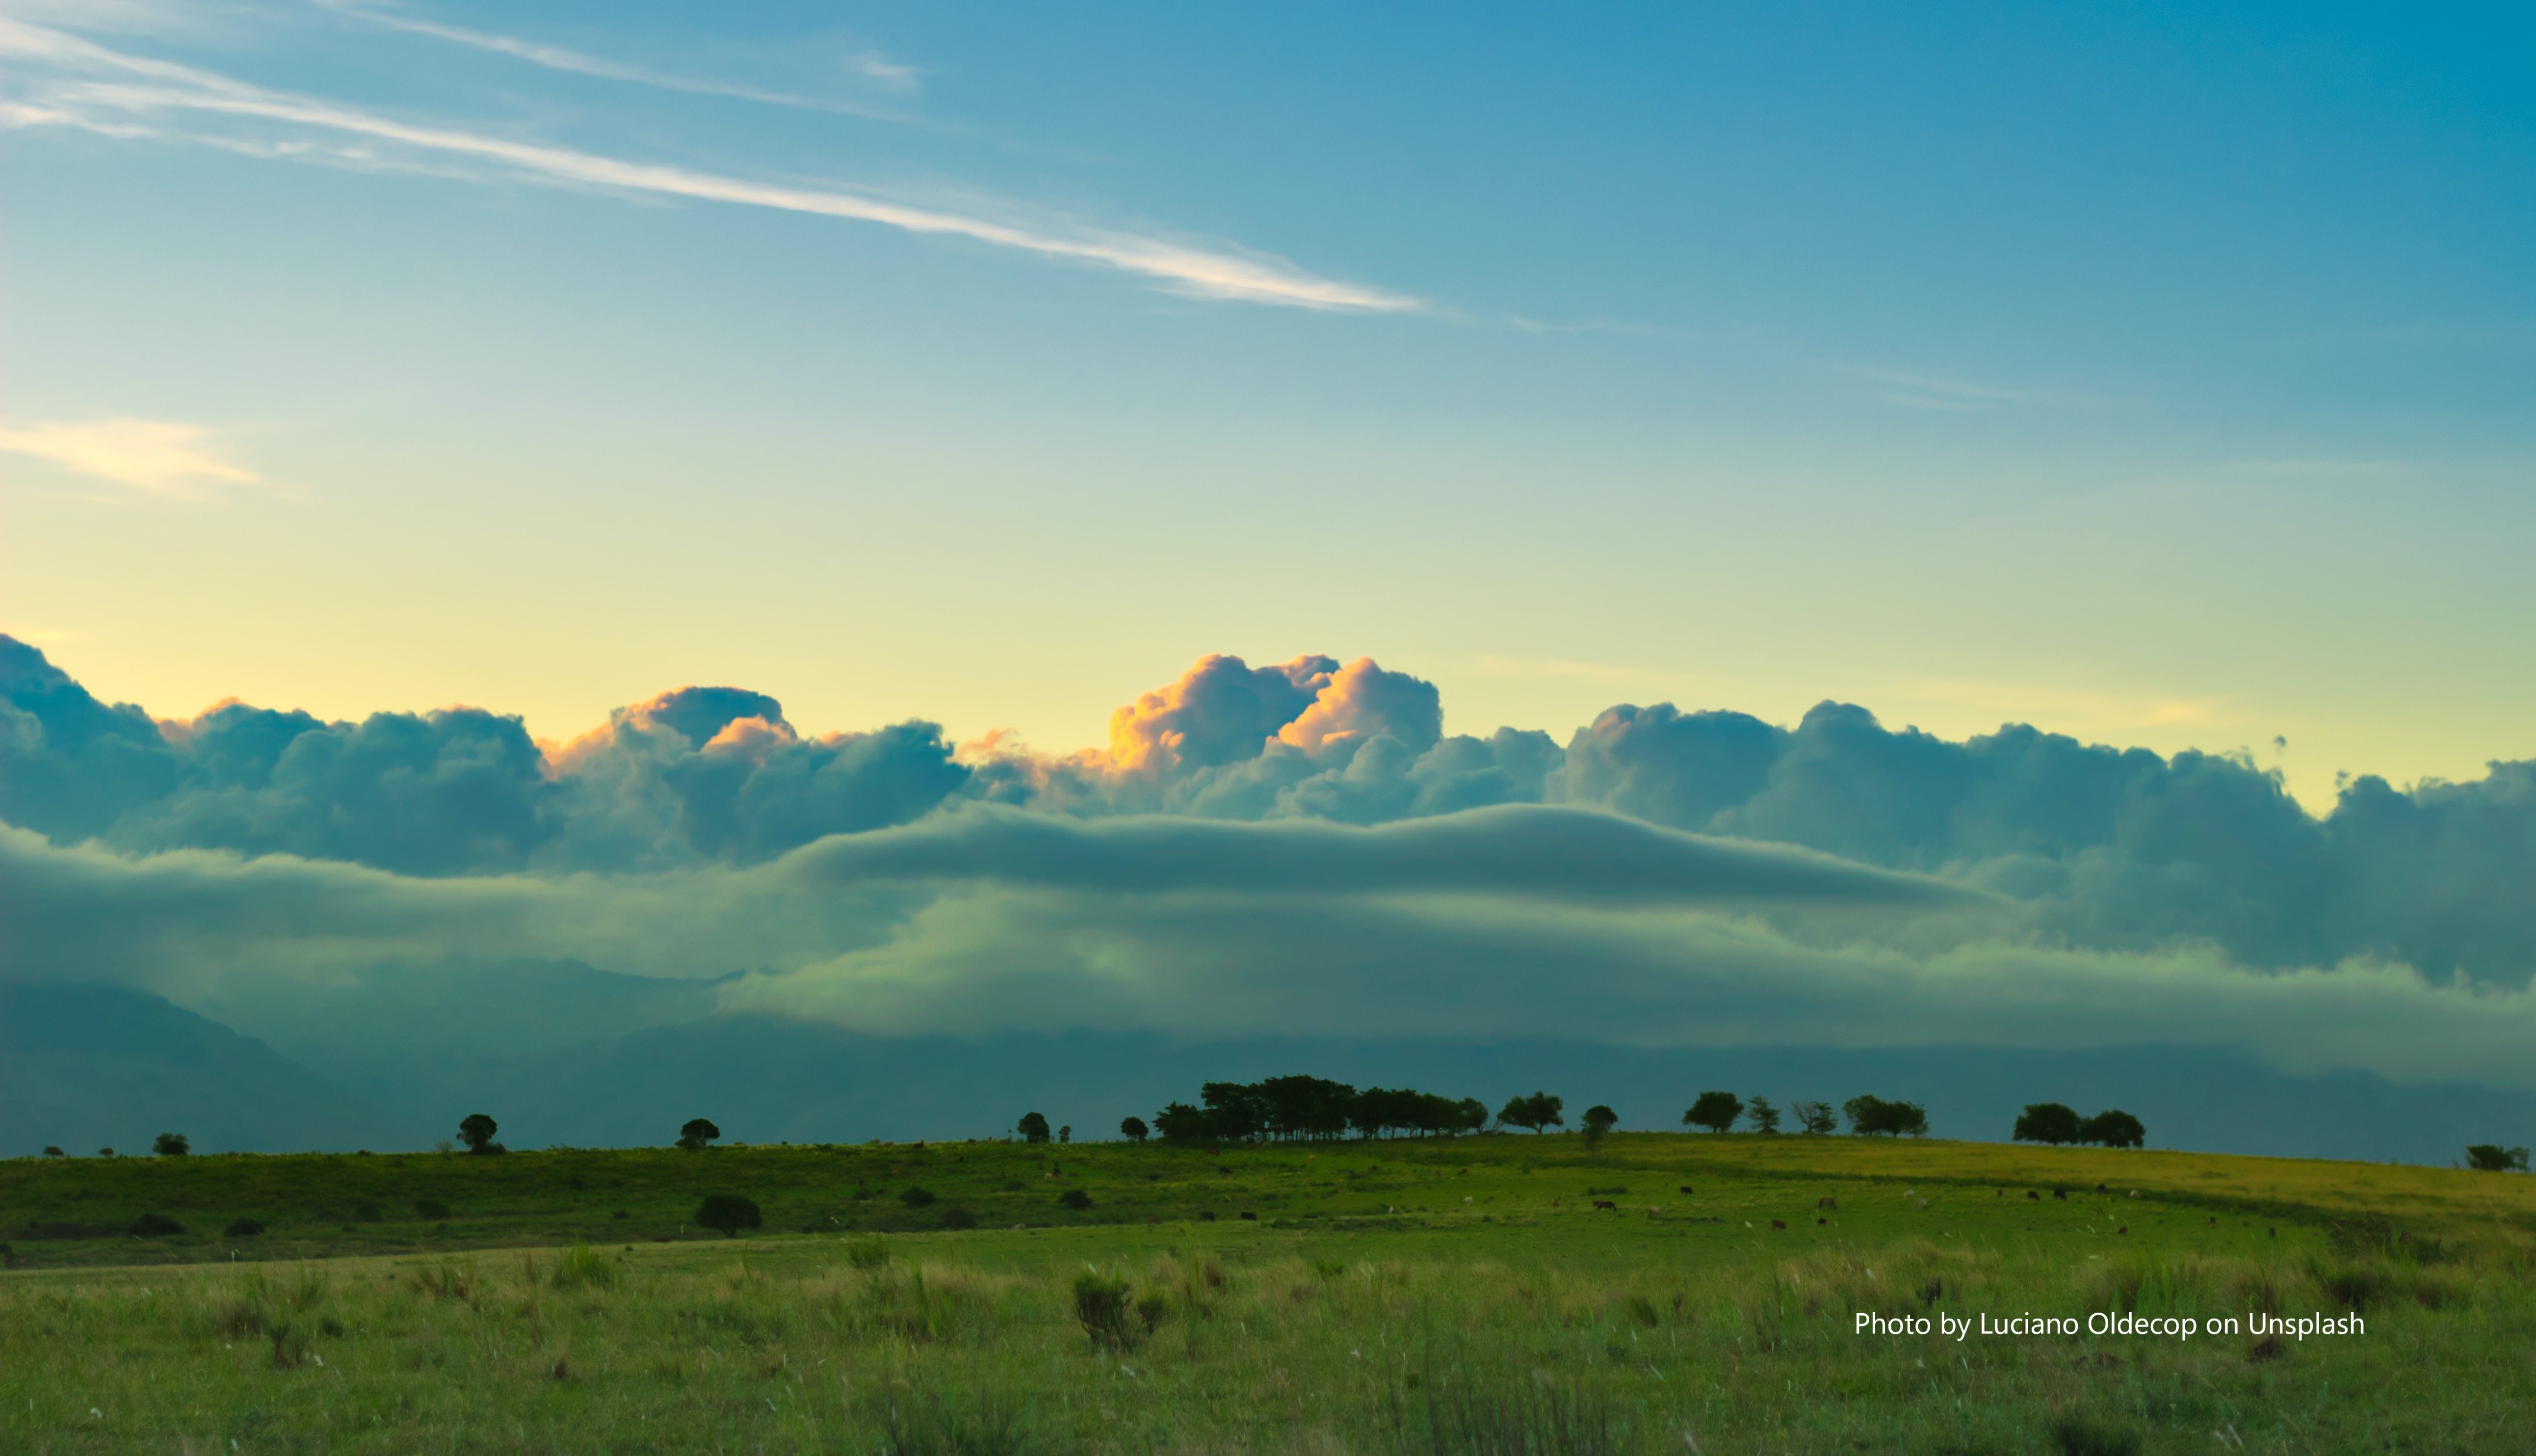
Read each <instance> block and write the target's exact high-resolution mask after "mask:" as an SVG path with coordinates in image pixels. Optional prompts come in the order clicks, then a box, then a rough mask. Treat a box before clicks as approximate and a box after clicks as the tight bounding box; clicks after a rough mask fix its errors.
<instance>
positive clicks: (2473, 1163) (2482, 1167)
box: [2465, 1143, 2527, 1172]
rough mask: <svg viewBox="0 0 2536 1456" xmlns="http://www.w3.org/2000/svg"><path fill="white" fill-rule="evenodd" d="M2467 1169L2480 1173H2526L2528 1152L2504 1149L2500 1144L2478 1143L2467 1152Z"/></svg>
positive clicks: (2517, 1149) (2521, 1149)
mask: <svg viewBox="0 0 2536 1456" xmlns="http://www.w3.org/2000/svg"><path fill="white" fill-rule="evenodd" d="M2465 1163H2466V1167H2468V1168H2471V1169H2473V1170H2475V1171H2478V1172H2510V1171H2517V1172H2525V1171H2527V1150H2526V1149H2525V1148H2504V1147H2503V1146H2501V1145H2500V1144H2499V1143H2476V1144H2474V1145H2473V1146H2472V1147H2469V1148H2467V1149H2466V1150H2465Z"/></svg>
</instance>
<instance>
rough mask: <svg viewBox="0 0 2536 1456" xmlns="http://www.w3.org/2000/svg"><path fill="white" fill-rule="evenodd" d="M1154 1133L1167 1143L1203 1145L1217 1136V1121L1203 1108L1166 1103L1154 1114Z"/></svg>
mask: <svg viewBox="0 0 2536 1456" xmlns="http://www.w3.org/2000/svg"><path fill="white" fill-rule="evenodd" d="M1154 1131H1155V1132H1156V1133H1158V1134H1160V1135H1161V1137H1162V1139H1163V1141H1165V1142H1167V1143H1202V1142H1205V1141H1206V1140H1208V1139H1209V1138H1212V1137H1214V1136H1215V1121H1214V1119H1213V1118H1211V1117H1209V1116H1207V1114H1206V1109H1205V1108H1192V1107H1190V1106H1189V1105H1188V1104H1186V1103H1165V1104H1164V1105H1163V1109H1162V1110H1161V1111H1159V1112H1156V1113H1155V1114H1154Z"/></svg>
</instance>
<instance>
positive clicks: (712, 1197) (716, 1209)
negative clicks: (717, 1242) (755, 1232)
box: [696, 1193, 766, 1238]
mask: <svg viewBox="0 0 2536 1456" xmlns="http://www.w3.org/2000/svg"><path fill="white" fill-rule="evenodd" d="M696 1227H698V1228H700V1229H713V1230H718V1231H720V1233H721V1234H722V1235H723V1236H724V1237H725V1238H737V1237H738V1236H739V1231H740V1230H742V1229H762V1228H764V1227H766V1216H765V1215H763V1214H761V1213H759V1212H758V1211H757V1205H756V1204H754V1203H751V1202H749V1201H748V1200H747V1199H745V1198H742V1197H740V1196H739V1195H738V1194H736V1193H708V1194H706V1195H705V1201H704V1202H702V1203H699V1204H697V1205H696Z"/></svg>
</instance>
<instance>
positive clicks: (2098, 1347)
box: [0, 1135, 2536, 1453]
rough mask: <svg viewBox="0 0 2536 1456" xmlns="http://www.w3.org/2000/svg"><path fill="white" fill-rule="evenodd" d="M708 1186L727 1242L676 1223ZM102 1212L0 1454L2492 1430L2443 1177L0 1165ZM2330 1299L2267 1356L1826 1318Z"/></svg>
mask: <svg viewBox="0 0 2536 1456" xmlns="http://www.w3.org/2000/svg"><path fill="white" fill-rule="evenodd" d="M1051 1172H1053V1173H1054V1175H1053V1176H1051V1175H1050V1174H1051ZM2099 1183H2102V1184H2103V1185H2104V1191H2103V1192H2101V1193H2100V1192H2098V1191H2097V1185H2098V1184H2099ZM1684 1185H1688V1186H1689V1187H1691V1188H1692V1189H1694V1190H1695V1191H1693V1192H1690V1193H1683V1192H1681V1191H1680V1188H1681V1187H1682V1186H1684ZM2056 1185H2058V1186H2061V1187H2063V1188H2065V1189H2067V1190H2068V1196H2067V1197H2066V1199H2054V1198H2052V1197H2051V1196H2050V1190H2051V1189H2052V1188H2053V1187H2054V1186H2056ZM909 1187H922V1188H924V1189H927V1190H928V1191H930V1192H932V1193H934V1194H935V1195H936V1199H935V1202H934V1203H932V1204H931V1205H929V1206H926V1207H921V1208H911V1207H909V1206H908V1205H907V1204H906V1203H905V1202H903V1201H902V1200H901V1199H900V1198H899V1197H898V1195H899V1194H900V1193H902V1192H904V1191H905V1190H906V1189H907V1188H909ZM1068 1190H1077V1191H1080V1192H1082V1193H1085V1194H1087V1195H1089V1198H1090V1205H1089V1207H1086V1208H1082V1209H1072V1208H1068V1207H1066V1206H1065V1205H1064V1204H1063V1203H1061V1202H1060V1201H1059V1199H1060V1195H1061V1194H1062V1193H1064V1192H1065V1191H1068ZM1621 1190H1625V1191H1621ZM2028 1191H2035V1192H2039V1193H2042V1194H2043V1195H2044V1196H2042V1197H2041V1198H2039V1199H2028V1198H2026V1197H2025V1196H2024V1195H2025V1193H2027V1192H2028ZM708 1192H734V1193H741V1194H744V1195H746V1196H748V1197H750V1198H752V1199H754V1200H756V1201H757V1202H758V1203H759V1205H760V1206H761V1207H762V1208H763V1209H764V1211H765V1214H766V1223H767V1227H766V1229H765V1230H764V1231H763V1232H762V1233H759V1234H752V1235H750V1236H748V1237H746V1238H742V1239H739V1240H729V1239H725V1238H723V1237H721V1236H720V1235H716V1234H699V1233H698V1232H696V1231H694V1230H692V1229H686V1228H684V1227H683V1225H682V1221H683V1220H684V1219H685V1218H686V1216H687V1215H689V1214H691V1213H692V1211H693V1209H694V1206H695V1204H696V1202H697V1201H698V1200H699V1199H700V1198H701V1197H702V1196H703V1195H704V1194H705V1193H708ZM857 1194H860V1195H862V1196H857ZM1597 1198H1600V1199H1602V1200H1603V1201H1608V1202H1611V1203H1614V1204H1617V1205H1618V1207H1617V1209H1614V1210H1597V1209H1596V1208H1594V1207H1593V1204H1594V1201H1595V1200H1596V1199H1597ZM1825 1199H1829V1200H1831V1202H1832V1204H1833V1206H1831V1207H1823V1206H1820V1205H1821V1201H1822V1200H1825ZM420 1200H436V1201H438V1202H441V1203H445V1204H447V1205H448V1206H449V1207H450V1209H451V1216H450V1217H449V1218H448V1219H446V1220H441V1219H431V1220H420V1219H417V1218H415V1217H414V1216H413V1215H412V1212H411V1207H412V1204H413V1203H414V1202H416V1201H420ZM364 1202H367V1203H371V1204H374V1205H376V1206H377V1211H378V1212H380V1213H381V1214H383V1215H391V1216H388V1217H383V1218H381V1219H380V1220H378V1221H377V1222H366V1221H364V1220H363V1219H361V1218H360V1217H359V1216H358V1207H359V1205H360V1204H361V1203H364ZM619 1209H622V1210H624V1212H625V1214H626V1217H624V1218H622V1219H619V1218H617V1217H615V1213H616V1211H617V1210H619ZM1243 1212H1250V1213H1253V1214H1255V1215H1256V1216H1257V1218H1256V1220H1255V1221H1244V1220H1242V1219H1240V1218H1239V1217H1238V1215H1239V1214H1241V1213H1243ZM145 1213H159V1214H162V1215H165V1216H167V1217H170V1218H173V1219H174V1220H175V1221H176V1222H178V1223H180V1224H182V1225H184V1226H185V1228H186V1230H187V1232H186V1233H185V1234H180V1235H170V1236H165V1237H157V1238H147V1239H135V1238H131V1237H128V1236H119V1235H118V1236H114V1237H61V1238H52V1237H47V1238H29V1237H25V1236H23V1235H21V1236H16V1237H13V1238H12V1243H13V1245H14V1248H13V1252H14V1256H15V1258H16V1261H17V1263H18V1264H19V1266H20V1267H19V1269H18V1270H17V1271H15V1272H13V1273H12V1274H10V1275H9V1276H7V1277H5V1278H0V1448H6V1449H11V1450H17V1449H39V1450H52V1451H92V1450H94V1451H108V1450H111V1451H124V1450H167V1451H180V1450H183V1451H202V1452H211V1451H224V1450H228V1449H230V1445H229V1443H230V1442H232V1441H234V1442H236V1443H237V1445H236V1449H237V1450H239V1451H241V1452H243V1451H251V1450H307V1451H318V1450H326V1451H364V1450H376V1451H436V1450H448V1451H461V1450H467V1451H474V1450H571V1451H584V1450H587V1451H619V1450H622V1451H637V1450H660V1449H721V1450H729V1451H759V1450H764V1451H824V1450H832V1449H833V1450H840V1451H842V1450H863V1451H868V1450H882V1449H886V1450H895V1451H954V1450H959V1451H989V1450H1037V1451H1075V1450H1096V1449H1097V1450H1133V1451H1146V1450H1168V1451H1214V1450H1224V1451H1232V1450H1289V1449H1293V1450H1306V1449H1308V1450H1313V1451H1377V1450H1379V1451H1422V1452H1431V1451H1507V1452H1552V1451H1561V1452H1566V1451H1573V1452H1595V1451H1606V1450H1609V1451H1632V1452H1635V1451H1653V1450H1666V1451H1677V1452H1679V1451H1687V1450H1689V1449H1691V1448H1692V1444H1693V1443H1696V1447H1697V1449H1699V1450H1701V1451H1703V1452H1711V1453H1714V1452H1725V1451H1745V1450H1755V1449H1769V1450H1826V1451H1829V1450H1878V1451H1881V1450H1926V1451H1999V1452H2023V1451H2038V1450H2040V1451H2055V1450H2066V1451H2119V1450H2129V1449H2137V1450H2146V1451H2163V1450H2184V1449H2190V1450H2194V1451H2203V1450H2211V1449H2220V1450H2235V1449H2240V1448H2243V1449H2249V1450H2262V1449H2279V1450H2300V1451H2335V1450H2372V1451H2376V1450H2416V1449H2418V1450H2441V1451H2449V1450H2462V1451H2480V1450H2493V1451H2503V1450H2522V1449H2525V1434H2524V1433H2525V1431H2526V1430H2527V1429H2528V1428H2529V1421H2530V1418H2531V1417H2536V1402H2531V1395H2536V1365H2531V1362H2530V1361H2529V1358H2528V1355H2527V1352H2528V1350H2529V1349H2530V1348H2531V1337H2536V1239H2531V1237H2530V1231H2531V1230H2532V1229H2536V1179H2530V1178H2527V1177H2523V1176H2510V1175H2501V1174H2488V1173H2486V1174H2477V1173H2464V1172H2456V1171H2448V1170H2430V1169H2412V1168H2391V1167H2386V1168H2380V1167H2375V1166H2368V1165H2353V1164H2325V1163H2302V1162H2290V1161H2282V1160H2261V1159H2237V1158H2219V1157H2209V1156H2201V1155H2190V1154H2169V1153H2112V1152H2102V1151H2092V1150H2061V1151H2053V1150H2044V1149H2027V1148H2012V1147H1998V1146H1986V1145H1978V1144H1946V1143H1907V1142H1906V1143H1898V1144H1896V1143H1888V1142H1862V1141H1859V1140H1854V1139H1808V1138H1777V1139H1763V1138H1753V1137H1736V1138H1696V1139H1694V1138H1688V1137H1680V1136H1660V1135H1634V1136H1628V1135H1624V1136H1616V1137H1614V1138H1613V1139H1612V1140H1611V1141H1610V1142H1608V1143H1607V1144H1606V1145H1605V1147H1604V1148H1603V1149H1602V1150H1601V1152H1600V1153H1599V1154H1589V1153H1588V1152H1587V1150H1585V1149H1584V1148H1583V1147H1582V1146H1581V1145H1580V1140H1578V1139H1576V1138H1573V1137H1546V1138H1533V1137H1529V1136H1521V1137H1504V1138H1481V1139H1462V1140H1457V1141H1451V1142H1439V1143H1423V1144H1422V1143H1414V1142H1412V1143H1382V1144H1344V1145H1337V1146H1327V1147H1321V1148H1297V1149H1265V1150H1227V1151H1225V1152H1222V1153H1220V1154H1211V1153H1207V1152H1203V1151H1197V1150H1183V1149H1166V1148H1160V1147H1150V1148H1139V1147H1127V1146H1122V1145H1099V1146H1077V1147H1070V1148H1039V1149H1034V1148H1024V1147H1019V1146H1014V1145H1009V1144H1002V1143H988V1144H950V1145H935V1146H932V1147H927V1148H921V1149H919V1148H915V1147H907V1146H901V1147H885V1146H884V1147H859V1148H831V1149H812V1148H746V1149H740V1148H732V1149H722V1150H716V1151H712V1152H706V1153H678V1152H673V1151H660V1152H648V1151H638V1152H628V1153H577V1152H564V1151H557V1152H548V1153H514V1154H511V1155H508V1156H507V1157H502V1158H471V1157H467V1156H464V1155H458V1156H451V1157H443V1156H437V1155H419V1156H403V1157H387V1156H382V1157H324V1158H321V1157H307V1158H198V1159H190V1160H167V1161H164V1162H159V1161H148V1162H145V1161H143V1160H129V1161H124V1160H118V1161H115V1162H110V1163H109V1162H101V1161H93V1160H82V1161H78V1162H74V1163H69V1164H64V1163H60V1162H53V1163H38V1162H32V1161H23V1160H22V1161H18V1162H13V1163H10V1164H6V1165H0V1227H5V1228H6V1229H8V1230H12V1231H20V1230H25V1229H27V1228H28V1227H29V1226H30V1225H34V1226H40V1227H48V1228H50V1229H52V1230H55V1231H64V1230H69V1231H74V1232H75V1231H77V1230H79V1229H81V1228H83V1227H88V1228H96V1227H100V1226H110V1227H113V1228H116V1229H120V1228H123V1227H128V1226H129V1225H130V1224H131V1223H132V1222H133V1221H134V1220H136V1219H138V1218H139V1217H140V1216H141V1215H143V1214H145ZM1210 1213H1211V1214H1214V1215H1215V1216H1216V1217H1215V1219H1214V1221H1212V1222H1209V1221H1207V1220H1206V1219H1205V1217H1204V1216H1205V1215H1207V1214H1210ZM348 1215H349V1217H347V1216H348ZM395 1215H402V1216H401V1217H398V1216H395ZM238 1217H252V1218H255V1219H257V1220H259V1221H261V1222H263V1223H264V1224H266V1225H267V1226H268V1227H269V1229H270V1231H271V1232H269V1233H268V1234H264V1235H262V1236H260V1237H256V1238H239V1239H222V1238H221V1237H218V1236H217V1234H216V1231H217V1230H218V1229H219V1228H220V1227H222V1226H224V1225H225V1224H226V1223H227V1222H228V1221H229V1220H231V1219H234V1218H238ZM964 1218H965V1219H974V1220H975V1221H976V1224H977V1227H975V1228H972V1229H968V1230H965V1231H958V1230H945V1229H943V1228H942V1225H943V1224H944V1223H945V1222H946V1220H947V1221H948V1222H951V1223H954V1224H956V1223H959V1222H962V1221H963V1220H964ZM1774 1220H1775V1221H1776V1222H1777V1223H1779V1224H1784V1225H1785V1226H1786V1227H1785V1228H1784V1229H1779V1228H1774V1227H1773V1221H1774ZM347 1222H349V1223H350V1224H351V1225H352V1227H351V1229H350V1231H349V1232H346V1230H345V1228H344V1225H345V1223H347ZM444 1225H445V1227H443V1226H444ZM1014 1225H1023V1226H1025V1227H1022V1228H1018V1229H1016V1228H1014V1227H1013V1226H1014ZM803 1230H808V1231H813V1232H810V1233H808V1234H803V1233H801V1232H797V1231H803ZM873 1230H884V1231H896V1232H884V1233H880V1234H874V1233H872V1232H870V1231H873ZM656 1239H666V1240H667V1241H666V1242H656V1241H655V1240H656ZM108 1261H112V1263H113V1267H106V1265H107V1263H108ZM30 1265H32V1266H33V1267H32V1268H31V1267H29V1266H30ZM2354 1306H2358V1307H2359V1308H2361V1309H2362V1311H2363V1313H2364V1316H2365V1317H2366V1319H2367V1320H2368V1322H2369V1333H2368V1334H2367V1335H2366V1336H2362V1337H2347V1338H2339V1339H2334V1338H2318V1339H2311V1340H2308V1341H2305V1342H2299V1341H2290V1342H2286V1343H2282V1342H2274V1343H2273V1344H2271V1345H2266V1344H2264V1343H2263V1342H2261V1341H2259V1340H2256V1339H2254V1338H2252V1337H2251V1336H2246V1335H2237V1336H2227V1335H2220V1336H2214V1337H2205V1338H2201V1339H2196V1340H2192V1341H2188V1342H2179V1341H2176V1340H2173V1339H2170V1338H2133V1337H2121V1336H2105V1337H2091V1336H2083V1335H2082V1336H2080V1337H2077V1338H2074V1339H2067V1338H2058V1337H2055V1338H2043V1339H1984V1338H1981V1337H1979V1336H1976V1337H1974V1338H1973V1339H1971V1340H1968V1341H1964V1342H1960V1343H1958V1342H1954V1341H1948V1340H1941V1339H1939V1338H1937V1337H1934V1336H1929V1337H1919V1336H1902V1337H1890V1336H1888V1337H1873V1336H1863V1335H1860V1334H1858V1333H1857V1332H1856V1329H1855V1316H1856V1315H1857V1314H1858V1313H1859V1312H1861V1311H1872V1312H1879V1313H1883V1314H1888V1315H1890V1314H1904V1313H1909V1314H1920V1315H1927V1316H1930V1317H1933V1318H1934V1317H1935V1316H1937V1315H1941V1314H1942V1315H1955V1316H1964V1315H1972V1316H1979V1315H1981V1314H1985V1313H1987V1314H1990V1315H1992V1316H1994V1317H1997V1316H2002V1315H2006V1314H2011V1313H2016V1312H2021V1311H2025V1310H2033V1311H2036V1312H2040V1313H2051V1314H2075V1315H2079V1316H2081V1317H2083V1316H2084V1315H2086V1314H2087V1313H2089V1312H2091V1311H2097V1310H2127V1311H2135V1312H2138V1313H2141V1314H2150V1315H2167V1314H2172V1315H2190V1316H2192V1317H2195V1318H2199V1319H2204V1320H2207V1319H2210V1318H2214V1317H2220V1316H2224V1315H2228V1314H2235V1315H2237V1316H2239V1317H2241V1318H2242V1317H2243V1315H2244V1314H2245V1313H2246V1311H2247V1310H2248V1309H2249V1308H2261V1309H2265V1310H2272V1311H2278V1312H2283V1313H2293V1312H2294V1313H2306V1312H2310V1311H2312V1310H2317V1309H2325V1310H2330V1311H2333V1312H2341V1311H2343V1310H2345V1309H2347V1308H2351V1307H2354ZM92 1413H94V1414H92Z"/></svg>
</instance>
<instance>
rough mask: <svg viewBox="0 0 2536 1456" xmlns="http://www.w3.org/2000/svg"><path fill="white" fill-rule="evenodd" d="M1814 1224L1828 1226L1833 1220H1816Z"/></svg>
mask: <svg viewBox="0 0 2536 1456" xmlns="http://www.w3.org/2000/svg"><path fill="white" fill-rule="evenodd" d="M1814 1222H1815V1223H1817V1224H1828V1223H1830V1222H1831V1220H1829V1219H1816V1220H1814Z"/></svg>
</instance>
